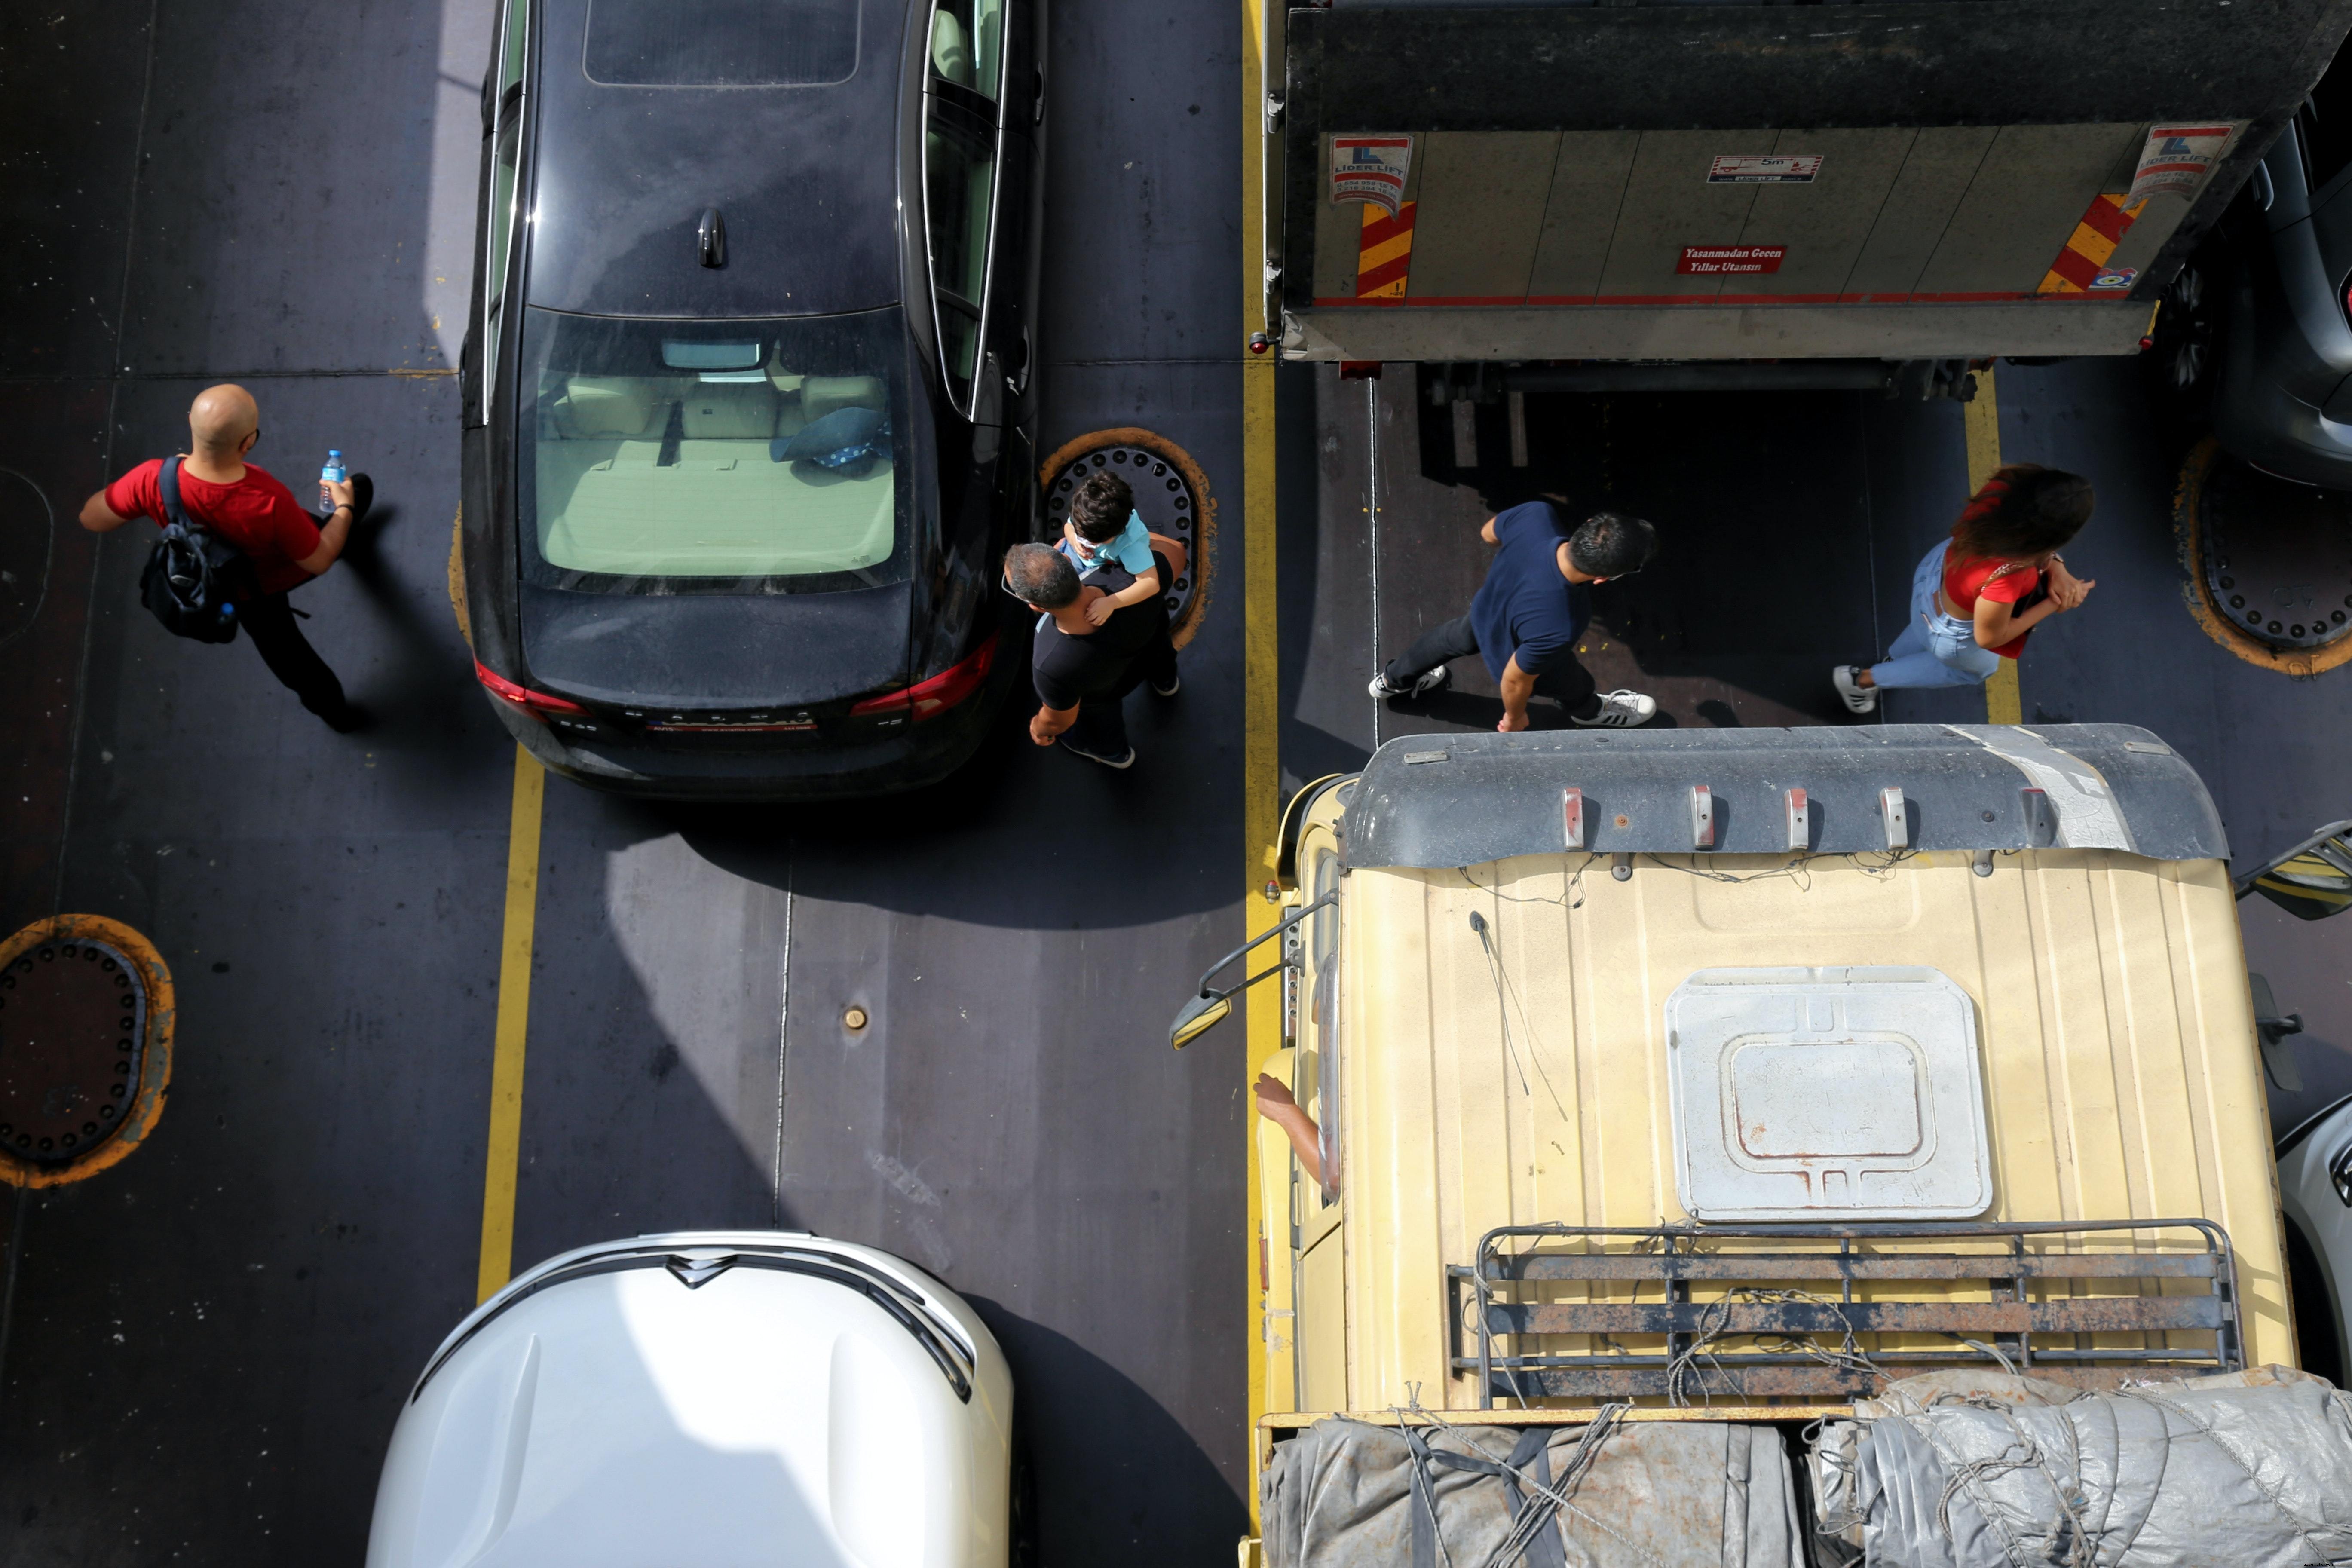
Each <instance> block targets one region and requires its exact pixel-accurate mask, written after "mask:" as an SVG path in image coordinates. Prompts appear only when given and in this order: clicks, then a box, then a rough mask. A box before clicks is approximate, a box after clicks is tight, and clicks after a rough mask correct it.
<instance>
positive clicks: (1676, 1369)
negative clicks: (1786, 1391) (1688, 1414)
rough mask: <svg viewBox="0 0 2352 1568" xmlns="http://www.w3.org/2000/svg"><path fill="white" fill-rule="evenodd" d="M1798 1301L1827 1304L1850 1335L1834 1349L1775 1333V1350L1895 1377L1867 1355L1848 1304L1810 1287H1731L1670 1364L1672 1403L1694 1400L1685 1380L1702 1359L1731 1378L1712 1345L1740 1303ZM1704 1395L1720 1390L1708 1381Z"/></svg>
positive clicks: (1720, 1376)
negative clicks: (1857, 1340)
mask: <svg viewBox="0 0 2352 1568" xmlns="http://www.w3.org/2000/svg"><path fill="white" fill-rule="evenodd" d="M1795 1301H1802V1302H1805V1303H1806V1304H1808V1305H1810V1306H1816V1307H1826V1308H1828V1309H1829V1310H1831V1311H1832V1312H1835V1313H1836V1314H1837V1318H1838V1321H1839V1322H1840V1323H1841V1324H1843V1326H1844V1329H1845V1332H1844V1334H1843V1336H1842V1337H1841V1339H1840V1341H1839V1344H1838V1348H1837V1349H1835V1350H1832V1349H1830V1348H1829V1347H1828V1346H1827V1345H1824V1344H1822V1343H1821V1342H1819V1341H1817V1340H1813V1339H1811V1338H1809V1337H1806V1336H1803V1335H1798V1334H1787V1335H1776V1336H1769V1338H1770V1340H1771V1344H1770V1347H1769V1348H1772V1349H1775V1350H1779V1351H1781V1352H1786V1353H1790V1354H1797V1355H1805V1356H1810V1357H1811V1358H1812V1359H1813V1360H1815V1361H1817V1362H1820V1363H1822V1365H1823V1366H1832V1367H1839V1368H1842V1369H1843V1370H1845V1371H1848V1372H1854V1373H1861V1374H1862V1375H1864V1376H1865V1377H1870V1378H1873V1379H1875V1380H1877V1381H1879V1382H1882V1383H1885V1382H1892V1381H1893V1379H1892V1378H1891V1377H1890V1375H1889V1374H1888V1373H1884V1372H1881V1371H1880V1370H1879V1369H1878V1368H1877V1367H1876V1366H1875V1365H1874V1364H1872V1363H1871V1360H1870V1357H1868V1356H1867V1355H1865V1354H1864V1353H1863V1351H1862V1348H1861V1347H1860V1346H1859V1345H1857V1344H1855V1343H1854V1338H1853V1321H1852V1320H1851V1319H1849V1318H1848V1317H1847V1316H1846V1315H1845V1307H1844V1305H1843V1303H1841V1302H1837V1301H1832V1300H1828V1299H1826V1298H1824V1297H1821V1296H1816V1295H1814V1294H1812V1293H1811V1291H1809V1290H1772V1289H1763V1288H1761V1287H1759V1286H1753V1285H1741V1286H1737V1287H1735V1288H1733V1289H1729V1290H1727V1291H1725V1292H1724V1293H1723V1296H1722V1298H1721V1299H1720V1300H1714V1301H1709V1302H1708V1303H1707V1304H1706V1307H1705V1308H1704V1309H1703V1310H1701V1311H1700V1313H1699V1331H1698V1335H1697V1337H1696V1338H1695V1339H1693V1340H1692V1341H1691V1342H1690V1343H1689V1344H1688V1345H1686V1346H1685V1347H1684V1348H1683V1349H1682V1350H1681V1351H1680V1352H1676V1354H1675V1358H1674V1359H1673V1360H1672V1361H1670V1362H1668V1363H1666V1402H1667V1403H1668V1404H1670V1405H1675V1406H1678V1407H1681V1406H1687V1405H1689V1404H1690V1397H1689V1394H1688V1391H1687V1389H1686V1387H1685V1380H1686V1379H1688V1378H1689V1377H1690V1376H1691V1375H1692V1374H1693V1370H1694V1369H1695V1368H1696V1366H1697V1364H1698V1363H1700V1362H1702V1361H1704V1362H1706V1365H1707V1367H1708V1369H1709V1370H1710V1371H1711V1372H1712V1373H1714V1375H1715V1377H1716V1378H1717V1380H1724V1381H1727V1380H1728V1374H1727V1373H1726V1372H1725V1370H1724V1366H1723V1363H1721V1362H1720V1361H1718V1360H1717V1359H1716V1357H1715V1356H1714V1355H1713V1354H1712V1353H1711V1352H1709V1351H1708V1349H1707V1347H1708V1346H1709V1345H1712V1344H1714V1343H1715V1342H1717V1340H1720V1339H1722V1338H1723V1337H1724V1336H1725V1333H1726V1328H1725V1325H1727V1323H1729V1322H1730V1321H1731V1309H1732V1308H1733V1307H1734V1306H1735V1305H1738V1304H1739V1303H1742V1302H1746V1303H1750V1304H1754V1305H1760V1306H1771V1305H1777V1304H1781V1303H1787V1302H1795ZM1753 1337H1754V1338H1756V1339H1758V1340H1759V1341H1760V1340H1765V1339H1767V1338H1768V1336H1766V1335H1763V1334H1758V1335H1755V1336H1753ZM1698 1394H1699V1400H1700V1402H1701V1403H1702V1404H1707V1403H1712V1401H1713V1395H1714V1391H1713V1390H1712V1389H1710V1388H1709V1387H1708V1386H1707V1385H1706V1381H1705V1380H1702V1381H1701V1382H1700V1384H1699V1390H1698Z"/></svg>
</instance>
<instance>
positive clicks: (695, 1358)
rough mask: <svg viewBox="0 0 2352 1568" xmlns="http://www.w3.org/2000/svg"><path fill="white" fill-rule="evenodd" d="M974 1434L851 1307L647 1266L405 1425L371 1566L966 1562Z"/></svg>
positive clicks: (507, 1337)
mask: <svg viewBox="0 0 2352 1568" xmlns="http://www.w3.org/2000/svg"><path fill="white" fill-rule="evenodd" d="M991 1348H993V1347H991ZM974 1392H975V1397H977V1395H978V1391H977V1390H975V1391H974ZM978 1414H979V1413H978V1412H976V1411H975V1410H974V1408H973V1406H972V1405H971V1404H968V1403H967V1402H965V1401H964V1400H962V1399H960V1398H959V1397H958V1396H957V1394H956V1391H955V1389H954V1388H953V1387H952V1386H951V1385H950V1380H949V1378H948V1376H947V1375H946V1374H945V1373H943V1372H942V1371H941V1369H940V1365H939V1363H937V1362H936V1361H935V1360H934V1359H933V1357H932V1356H931V1354H929V1352H927V1351H926V1350H925V1349H924V1347H923V1344H922V1343H921V1342H919V1340H918V1339H917V1337H916V1336H915V1335H914V1334H913V1333H912V1332H910V1331H909V1330H908V1328H907V1326H906V1325H905V1324H904V1323H903V1322H902V1321H899V1320H898V1319H897V1318H895V1317H893V1316H892V1315H891V1314H890V1313H888V1312H887V1311H885V1310H883V1309H882V1308H881V1307H880V1306H878V1305H877V1304H876V1303H875V1302H874V1301H873V1300H869V1299H868V1297H867V1296H866V1295H865V1294H864V1293H862V1292H861V1291H859V1290H858V1289H855V1288H853V1287H851V1286H847V1285H844V1284H840V1283H836V1282H835V1281H834V1280H831V1279H823V1278H813V1277H811V1276H810V1275H807V1274H805V1273H793V1272H782V1271H778V1270H774V1269H771V1268H756V1267H747V1266H742V1265H738V1266H736V1267H734V1268H728V1269H726V1270H725V1271H723V1272H721V1273H719V1274H718V1275H717V1276H716V1277H715V1278H712V1279H709V1280H707V1282H705V1283H703V1284H701V1285H699V1286H698V1287H693V1288H689V1287H688V1285H687V1284H685V1283H684V1282H683V1281H682V1279H680V1278H679V1277H678V1275H677V1274H676V1273H674V1272H673V1271H672V1270H671V1269H669V1268H665V1267H663V1266H662V1265H661V1264H660V1262H659V1261H658V1260H657V1259H656V1260H653V1261H651V1262H650V1263H648V1264H646V1265H645V1266H639V1267H631V1268H621V1269H616V1270H614V1271H612V1272H605V1273H589V1274H584V1275H575V1276H573V1277H570V1278H562V1279H557V1280H556V1282H554V1283H551V1284H549V1285H546V1286H544V1287H543V1288H541V1289H538V1290H537V1291H536V1292H535V1293H532V1294H530V1295H526V1296H523V1297H522V1298H521V1299H520V1300H515V1301H513V1302H512V1303H511V1304H510V1305H508V1306H506V1307H505V1308H504V1310H500V1311H499V1312H498V1314H497V1315H496V1316H494V1317H492V1318H490V1319H489V1320H488V1321H487V1322H484V1323H482V1324H481V1325H480V1326H479V1327H478V1329H477V1330H476V1331H475V1332H474V1333H473V1334H472V1335H471V1337H469V1338H467V1339H464V1340H462V1341H461V1342H459V1343H458V1345H457V1348H456V1349H455V1350H454V1351H453V1352H450V1353H449V1354H448V1356H447V1358H446V1361H444V1362H443V1363H442V1364H440V1365H439V1366H438V1367H437V1369H436V1370H435V1371H434V1372H432V1373H431V1374H430V1375H429V1376H428V1377H427V1379H426V1381H425V1384H424V1386H423V1389H422V1390H421V1392H420V1393H419V1394H418V1395H417V1396H416V1397H415V1400H414V1402H413V1403H412V1404H410V1405H408V1406H407V1407H405V1408H404V1411H403V1412H402V1415H401V1419H400V1424H399V1426H398V1428H397V1429H396V1430H395V1432H394V1436H393V1444H392V1451H391V1453H390V1455H389V1456H388V1457H387V1458H386V1461H385V1466H384V1474H383V1483H382V1486H381V1488H380V1489H379V1491H378V1495H377V1499H376V1513H375V1526H374V1529H373V1531H372V1532H371V1538H370V1541H369V1550H368V1563H369V1568H522V1565H526V1564H527V1565H530V1568H656V1565H664V1564H676V1563H695V1564H696V1565H697V1568H728V1565H731V1564H736V1563H743V1564H751V1563H759V1564H761V1565H763V1568H777V1565H782V1564H789V1565H793V1568H800V1565H803V1564H806V1565H809V1568H818V1565H825V1568H830V1565H834V1564H840V1565H843V1568H898V1565H899V1564H909V1565H911V1564H916V1563H953V1562H958V1561H962V1560H964V1559H965V1558H966V1556H967V1555H968V1553H969V1551H970V1542H969V1540H968V1537H969V1532H970V1529H971V1518H972V1510H973V1508H974V1506H975V1503H976V1502H977V1501H978V1500H976V1499H975V1498H974V1496H973V1489H974V1476H973V1473H972V1472H973V1468H974V1467H973V1462H972V1454H973V1442H972V1433H971V1426H972V1422H973V1421H974V1419H975V1416H976V1415H978ZM982 1484H983V1486H984V1485H985V1483H982Z"/></svg>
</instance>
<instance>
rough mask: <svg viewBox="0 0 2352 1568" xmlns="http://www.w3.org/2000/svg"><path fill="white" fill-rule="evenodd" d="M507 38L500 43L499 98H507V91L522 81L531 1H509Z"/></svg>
mask: <svg viewBox="0 0 2352 1568" xmlns="http://www.w3.org/2000/svg"><path fill="white" fill-rule="evenodd" d="M503 10H504V11H505V14H506V19H505V24H504V25H505V29H506V36H505V37H503V38H501V39H500V40H499V98H500V99H501V100H503V99H504V98H505V97H506V91H507V89H508V88H509V87H511V86H513V85H514V84H515V83H516V82H519V81H520V80H521V79H522V62H523V45H524V43H525V42H526V41H527V39H528V37H529V35H528V33H527V31H526V29H527V28H528V27H529V26H530V0H507V3H506V5H505V6H504V7H503Z"/></svg>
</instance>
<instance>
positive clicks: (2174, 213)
mask: <svg viewBox="0 0 2352 1568" xmlns="http://www.w3.org/2000/svg"><path fill="white" fill-rule="evenodd" d="M2347 22H2352V0H2234V3H2233V0H2110V3H2104V4H2098V5H2092V4H2085V3H2079V0H1919V3H1916V4H1906V3H1901V0H1897V3H1894V4H1875V5H1841V4H1836V3H1834V0H1832V3H1828V4H1821V5H1769V4H1767V5H1757V4H1742V3H1739V0H1731V3H1728V4H1692V3H1687V0H1685V3H1681V4H1673V3H1664V4H1646V5H1645V4H1642V3H1641V0H1602V3H1601V4H1599V5H1594V4H1589V3H1588V4H1576V3H1574V0H1569V3H1565V4H1555V5H1509V6H1504V5H1494V6H1489V5H1460V4H1447V3H1444V0H1418V3H1416V0H1403V3H1367V0H1337V3H1336V4H1335V5H1327V6H1322V7H1316V8H1308V9H1298V10H1291V11H1287V12H1285V11H1283V10H1282V9H1280V7H1279V0H1269V5H1268V6H1267V9H1266V28H1267V36H1266V37H1265V40H1264V46H1265V50H1266V59H1267V62H1268V65H1267V80H1268V82H1269V83H1273V82H1276V81H1279V82H1280V83H1281V84H1282V85H1281V87H1280V89H1279V90H1280V97H1279V98H1278V99H1277V98H1276V97H1274V96H1273V95H1272V93H1271V92H1270V93H1269V96H1268V99H1267V102H1266V105H1265V133H1266V137H1267V146H1268V156H1267V164H1268V178H1267V182H1266V189H1267V208H1268V210H1267V214H1266V219H1267V222H1266V237H1267V238H1266V258H1265V260H1266V290H1267V300H1266V314H1267V322H1268V325H1267V331H1268V333H1269V334H1270V335H1272V336H1275V337H1276V338H1277V339H1278V341H1279V342H1280V345H1281V352H1282V354H1283V356H1284V357H1285V358H1288V359H1303V360H1351V361H1391V360H1394V361H1496V360H1508V361H1528V360H1604V361H1638V360H1741V359H1749V360H1753V359H1792V358H1807V359H1811V358H1848V359H1890V360H1925V359H1940V358H1969V357H1982V356H1990V355H1996V354H2010V355H2048V354H2094V353H2104V354H2120V353H2135V352H2137V349H2138V348H2139V346H2140V340H2141V338H2142V336H2143V335H2145V334H2146V332H2147V330H2148V326H2149V322H2150V321H2151V319H2152V316H2153V313H2154V310H2155V306H2156V302H2157V300H2158V297H2159V295H2160V294H2161V292H2162V290H2163V289H2164V286H2165V285H2166V284H2167V283H2168V282H2169V281H2170V280H2171V279H2172V276H2173V274H2174V273H2175V272H2177V271H2178V270H2179V266H2180V263H2181V262H2182V261H2183V260H2184V259H2185V258H2187V256H2188V255H2189V252H2190V251H2191V250H2192V249H2193V248H2194V247H2195V246H2196V244H2197V242H2198V240H2199V239H2200V237H2202V236H2204V235H2205V233H2206V232H2207V231H2208V230H2210V228H2211V227H2212V226H2213V225H2214V223H2215V222H2216V221H2218V219H2219V218H2220V216H2221V209H2222V208H2223V207H2224V206H2225V205H2227V204H2228V202H2229V200H2230V198H2231V195H2234V194H2235V192H2236V191H2237V189H2238V188H2239V186H2240V185H2241V184H2242V183H2243V182H2244V180H2245V179H2246V178H2247V176H2248V174H2250V173H2251V172H2252V170H2253V169H2254V167H2255V165H2256V164H2257V163H2259V161H2260V159H2261V157H2262V154H2263V153H2264V152H2265V151H2266V150H2267V149H2268V148H2269V146H2270V144H2271V142H2272V140H2273V138H2274V137H2275V136H2276V135H2277V134H2278V132H2279V131H2280V129H2281V128H2282V127H2283V126H2284V124H2285V123H2286V121H2287V119H2288V117H2289V116H2290V115H2291V114H2292V113H2293V112H2294V109H2295V107H2296V106H2297V105H2298V104H2299V103H2301V102H2302V100H2303V99H2304V97H2305V94H2307V93H2308V92H2309V91H2310V90H2311V88H2312V85H2313V84H2314V83H2315V81H2316V80H2317V79H2318V78H2319V76H2320V74H2321V73H2322V72H2323V71H2324V70H2325V69H2326V67H2327V64H2328V62H2329V60H2330V59H2331V58H2333V56H2334V54H2335V51H2336V46H2337V44H2338V43H2339V42H2340V41H2341V40H2342V38H2343V37H2344V34H2345V30H2346V27H2347Z"/></svg>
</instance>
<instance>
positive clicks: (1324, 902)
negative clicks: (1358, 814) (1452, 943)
mask: <svg viewBox="0 0 2352 1568" xmlns="http://www.w3.org/2000/svg"><path fill="white" fill-rule="evenodd" d="M2346 826H2352V823H2347V825H2346ZM1338 902H1339V889H1332V890H1331V891H1330V892H1328V893H1326V894H1324V895H1323V896H1322V897H1321V898H1319V899H1318V900H1315V901H1314V902H1313V903H1311V904H1308V905H1307V907H1306V908H1304V909H1300V910H1292V911H1291V913H1290V916H1289V918H1288V919H1286V920H1285V921H1282V922H1281V923H1280V924H1279V925H1276V926H1274V927H1272V928H1271V929H1269V930H1266V931H1260V932H1259V933H1258V934H1257V935H1255V936H1254V937H1252V938H1250V939H1249V941H1247V942H1244V943H1242V944H1241V946H1239V947H1237V948H1235V949H1234V950H1233V952H1229V953H1227V954H1225V956H1224V957H1223V958H1221V959H1219V960H1217V962H1216V963H1213V964H1211V965H1209V972H1208V973H1206V974H1203V975H1202V976H1201V994H1199V995H1197V996H1195V997H1193V998H1192V1000H1191V1001H1190V1002H1187V1003H1185V1004H1184V1006H1183V1009H1182V1010H1181V1012H1179V1013H1178V1014H1177V1015H1176V1021H1175V1022H1174V1023H1172V1024H1171V1025H1169V1026H1168V1043H1169V1044H1170V1045H1171V1046H1173V1047H1176V1048H1177V1049H1178V1050H1180V1051H1181V1050H1182V1049H1183V1048H1184V1047H1186V1046H1188V1045H1190V1044H1191V1043H1192V1041H1194V1040H1195V1039H1198V1038H1199V1037H1201V1036H1202V1035H1205V1034H1207V1033H1208V1032H1209V1031H1210V1030H1211V1029H1213V1028H1214V1027H1216V1026H1217V1025H1218V1024H1219V1023H1221V1022H1223V1019H1224V1016H1225V1015H1226V1014H1228V1013H1230V1012H1232V1011H1233V1010H1234V997H1236V996H1238V995H1240V994H1242V993H1243V992H1244V991H1246V990H1248V989H1249V988H1250V987H1251V986H1253V985H1255V984H1257V983H1258V982H1259V981H1261V980H1264V979H1266V978H1267V977H1269V976H1271V975H1276V974H1279V973H1282V972H1283V970H1284V968H1285V967H1286V965H1284V964H1281V963H1276V964H1275V965H1273V966H1272V967H1271V968H1267V969H1261V970H1259V971H1258V972H1257V973H1255V974H1253V975H1251V976H1250V977H1249V978H1248V979H1246V980H1244V981H1243V982H1242V983H1241V984H1238V985H1228V986H1226V987H1225V988H1224V989H1223V991H1220V990H1218V989H1217V988H1216V987H1215V986H1214V985H1213V984H1210V982H1211V981H1213V980H1214V979H1216V977H1217V973H1218V972H1219V971H1220V970H1222V969H1223V968H1225V967H1226V966H1227V965H1228V964H1231V963H1234V961H1236V960H1237V959H1239V958H1240V957H1241V956H1242V955H1243V954H1244V953H1246V952H1249V950H1250V949H1252V948H1254V947H1255V946H1257V945H1258V944H1259V943H1260V942H1272V941H1273V940H1274V939H1275V938H1276V937H1278V936H1280V935H1281V934H1282V933H1283V932H1284V931H1288V930H1289V929H1290V928H1291V927H1293V926H1295V925H1297V923H1298V922H1299V921H1303V920H1305V919H1306V918H1307V916H1308V915H1311V914H1313V913H1314V912H1315V911H1316V910H1321V909H1328V908H1329V907H1330V906H1331V905H1333V904H1336V903H1338Z"/></svg>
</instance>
